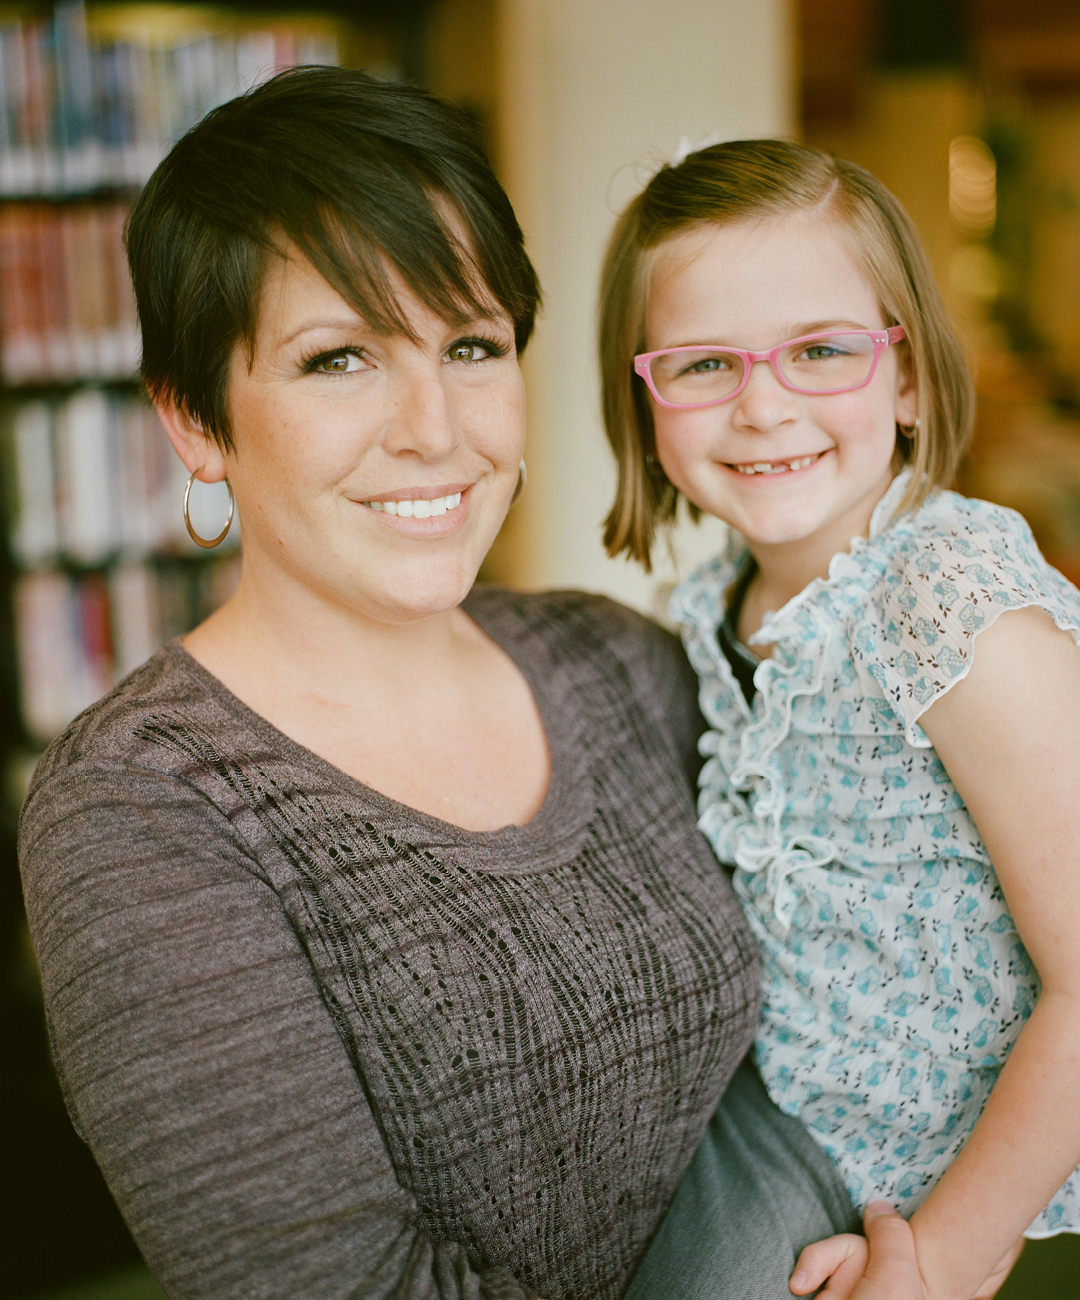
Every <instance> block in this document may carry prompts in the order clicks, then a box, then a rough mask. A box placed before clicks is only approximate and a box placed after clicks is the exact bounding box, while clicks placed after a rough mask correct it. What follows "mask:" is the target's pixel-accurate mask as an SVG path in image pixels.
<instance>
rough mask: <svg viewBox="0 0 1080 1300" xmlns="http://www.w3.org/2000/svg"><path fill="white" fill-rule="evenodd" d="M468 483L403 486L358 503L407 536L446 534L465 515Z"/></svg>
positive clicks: (451, 531)
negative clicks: (445, 485) (415, 486)
mask: <svg viewBox="0 0 1080 1300" xmlns="http://www.w3.org/2000/svg"><path fill="white" fill-rule="evenodd" d="M471 486H472V485H471V484H464V485H460V484H459V485H452V486H450V487H432V488H404V489H402V490H400V491H397V492H384V493H381V494H380V495H379V496H375V497H371V498H369V499H368V500H367V501H364V502H362V503H361V504H362V505H364V506H366V507H367V508H368V509H369V510H371V511H373V512H374V513H376V514H380V515H382V516H384V521H385V523H386V525H387V526H388V527H392V528H394V529H396V530H397V531H399V532H401V533H403V534H404V535H406V536H408V537H446V536H449V534H451V533H453V532H455V531H456V530H457V529H458V528H460V527H461V526H462V524H464V522H465V520H466V519H467V518H468V515H469V503H470V499H471V498H470V489H471ZM391 521H392V522H391ZM380 522H382V521H380Z"/></svg>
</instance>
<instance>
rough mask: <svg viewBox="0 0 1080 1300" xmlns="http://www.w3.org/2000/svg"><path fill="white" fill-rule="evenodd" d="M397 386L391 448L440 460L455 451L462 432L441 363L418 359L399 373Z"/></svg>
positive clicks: (389, 435)
mask: <svg viewBox="0 0 1080 1300" xmlns="http://www.w3.org/2000/svg"><path fill="white" fill-rule="evenodd" d="M395 389H396V392H395V394H394V396H395V404H394V409H393V411H392V413H391V415H390V418H389V420H388V421H387V426H386V429H385V433H384V444H385V446H386V449H387V451H390V452H393V453H394V454H398V455H400V454H403V453H409V452H414V453H415V454H417V455H419V456H421V457H423V458H424V459H425V460H429V459H430V460H437V459H438V458H439V457H441V456H445V455H446V454H447V453H448V452H450V451H451V450H453V448H454V447H455V446H456V445H457V443H458V441H459V438H460V432H459V429H458V423H457V420H456V418H455V412H454V406H453V402H452V399H451V394H450V393H449V392H448V391H447V386H446V384H445V382H444V380H443V376H442V374H441V366H440V364H439V363H438V362H436V363H435V364H434V365H432V364H431V363H430V362H429V361H427V360H426V359H418V362H417V363H416V364H414V365H410V366H409V367H407V369H406V371H405V372H403V373H399V375H398V376H396V378H395Z"/></svg>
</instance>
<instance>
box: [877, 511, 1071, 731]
mask: <svg viewBox="0 0 1080 1300" xmlns="http://www.w3.org/2000/svg"><path fill="white" fill-rule="evenodd" d="M895 527H896V536H895V541H896V545H895V549H893V550H892V553H891V555H890V557H889V560H888V562H887V564H886V566H885V570H884V573H883V574H882V577H881V580H880V581H879V582H878V583H877V584H876V585H875V587H874V589H873V590H872V591H871V592H870V593H868V596H867V600H866V605H865V607H864V610H863V617H862V619H861V620H859V621H857V624H856V626H855V628H854V629H853V633H854V634H853V636H852V654H853V658H854V661H855V665H856V668H857V669H858V670H859V671H860V673H861V674H863V675H864V676H865V677H867V678H869V679H872V681H873V682H875V683H876V684H877V686H878V687H879V688H880V690H881V693H882V694H883V695H884V697H885V700H886V702H887V703H888V705H889V706H890V708H891V709H892V710H893V712H894V713H895V714H896V715H897V716H898V717H899V718H900V719H901V720H902V722H903V725H904V729H905V734H906V737H907V740H908V742H909V743H910V744H912V745H916V746H919V747H922V748H926V747H928V746H929V744H930V742H929V740H928V739H927V737H926V733H925V732H924V731H923V729H922V727H921V726H919V718H920V717H921V716H922V714H923V713H925V712H926V710H927V709H928V708H929V707H930V705H931V704H933V703H934V701H935V700H937V699H939V698H940V697H941V696H942V695H944V694H945V692H946V691H948V690H949V688H950V687H951V686H953V685H954V684H955V683H956V682H958V681H960V680H961V679H962V678H963V677H964V676H965V675H966V674H967V673H968V672H969V671H970V668H971V664H972V662H973V655H974V650H975V640H976V638H977V637H978V635H979V633H980V632H982V631H984V630H985V629H986V628H988V627H990V626H991V625H992V624H993V623H994V621H995V620H996V619H997V618H999V617H1000V615H1001V614H1003V613H1004V612H1005V611H1006V610H1008V609H1021V608H1024V607H1026V606H1031V605H1034V606H1037V607H1039V608H1040V609H1043V610H1045V611H1046V613H1047V614H1049V615H1050V617H1051V618H1052V619H1053V620H1054V622H1055V623H1056V624H1057V626H1058V627H1059V628H1062V629H1063V630H1067V631H1069V632H1071V633H1072V635H1073V638H1074V640H1075V641H1076V642H1077V644H1078V645H1080V592H1077V590H1076V588H1075V587H1074V586H1073V585H1072V584H1071V583H1070V582H1068V581H1067V580H1066V579H1065V578H1064V577H1062V575H1061V574H1060V573H1058V572H1057V570H1056V569H1053V568H1051V567H1050V565H1049V564H1047V562H1046V561H1045V560H1044V559H1043V557H1042V555H1041V554H1040V552H1039V549H1038V547H1037V546H1036V544H1035V539H1034V538H1033V537H1032V535H1031V530H1030V529H1029V528H1028V526H1027V524H1026V523H1025V521H1024V520H1023V519H1022V518H1021V516H1020V515H1018V514H1017V513H1016V512H1015V511H1012V510H1006V509H1005V508H1003V507H1001V506H994V505H990V504H989V503H987V502H985V501H975V500H970V499H965V498H963V497H959V496H957V495H956V494H955V493H952V492H940V493H936V494H935V496H934V497H932V498H931V500H930V501H929V502H928V503H927V505H925V506H924V507H923V508H922V509H921V510H920V511H918V513H917V516H916V517H915V518H914V519H913V520H912V521H911V522H910V524H905V523H900V524H898V525H896V526H895Z"/></svg>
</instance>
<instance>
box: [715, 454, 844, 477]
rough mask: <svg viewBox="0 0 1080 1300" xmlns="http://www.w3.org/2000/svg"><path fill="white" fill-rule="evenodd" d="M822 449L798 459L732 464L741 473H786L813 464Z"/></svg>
mask: <svg viewBox="0 0 1080 1300" xmlns="http://www.w3.org/2000/svg"><path fill="white" fill-rule="evenodd" d="M821 454H822V453H821V452H820V451H817V452H815V453H814V454H813V455H812V456H800V457H799V458H798V459H797V460H759V461H755V462H754V463H753V464H752V465H732V467H731V468H732V469H737V470H738V471H739V473H740V474H786V473H787V472H788V471H789V470H792V469H805V468H806V467H807V465H812V464H813V463H814V461H815V460H817V458H818V457H819V456H820V455H821Z"/></svg>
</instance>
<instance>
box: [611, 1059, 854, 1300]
mask: <svg viewBox="0 0 1080 1300" xmlns="http://www.w3.org/2000/svg"><path fill="white" fill-rule="evenodd" d="M861 1230H862V1229H861V1224H860V1222H859V1216H858V1214H857V1213H856V1211H855V1208H854V1206H853V1205H852V1203H851V1199H850V1197H849V1196H848V1194H847V1190H846V1188H845V1187H844V1184H843V1183H842V1182H841V1180H840V1176H839V1175H838V1174H837V1172H836V1170H835V1169H834V1168H833V1166H832V1164H831V1163H830V1162H829V1160H828V1158H827V1157H826V1156H825V1154H824V1152H823V1151H822V1150H821V1148H820V1147H819V1146H818V1144H817V1143H816V1142H815V1141H814V1139H813V1138H812V1137H811V1136H810V1135H809V1133H807V1131H806V1129H805V1128H804V1127H803V1125H802V1124H801V1123H800V1122H799V1121H798V1120H797V1119H792V1118H791V1117H790V1116H789V1115H785V1114H784V1113H783V1112H782V1111H780V1110H779V1109H778V1108H777V1107H776V1106H774V1105H773V1103H772V1102H771V1101H770V1100H769V1096H768V1094H767V1093H766V1091H765V1087H764V1085H763V1084H762V1082H761V1080H760V1079H759V1078H758V1074H757V1071H756V1070H755V1069H754V1068H753V1066H752V1065H750V1063H749V1062H744V1063H743V1064H742V1065H741V1066H740V1067H739V1069H738V1070H737V1071H736V1074H735V1077H734V1078H733V1079H732V1081H731V1084H730V1086H729V1087H728V1090H727V1092H726V1093H725V1094H724V1099H723V1101H721V1103H720V1105H719V1106H718V1107H717V1110H716V1114H715V1115H714V1116H713V1118H712V1120H711V1121H710V1122H709V1127H708V1128H707V1129H706V1131H705V1135H704V1137H703V1138H702V1139H701V1145H700V1146H699V1147H698V1149H697V1154H696V1155H695V1156H694V1159H693V1160H692V1162H691V1164H690V1167H689V1169H687V1171H686V1174H685V1175H684V1176H683V1180H682V1182H681V1183H680V1184H679V1190H678V1192H677V1193H676V1194H675V1200H674V1201H673V1202H672V1204H671V1209H670V1210H669V1211H668V1213H667V1216H666V1218H665V1219H664V1221H663V1223H662V1224H661V1225H660V1227H659V1229H658V1230H657V1233H656V1236H655V1237H654V1238H653V1241H652V1244H651V1245H650V1246H649V1250H648V1253H647V1254H646V1256H645V1258H644V1260H642V1263H641V1266H640V1267H639V1268H638V1271H637V1273H636V1274H635V1276H634V1280H633V1281H632V1282H631V1284H630V1289H629V1290H628V1291H627V1293H626V1300H792V1296H791V1292H790V1291H789V1290H788V1285H787V1283H788V1278H789V1277H790V1276H791V1273H792V1271H793V1269H794V1267H795V1260H796V1259H797V1258H798V1256H799V1252H800V1251H801V1250H802V1248H803V1247H804V1246H808V1245H809V1244H810V1243H811V1242H812V1241H819V1240H820V1239H821V1238H822V1237H830V1236H832V1235H833V1234H834V1233H837V1232H860V1231H861Z"/></svg>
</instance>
